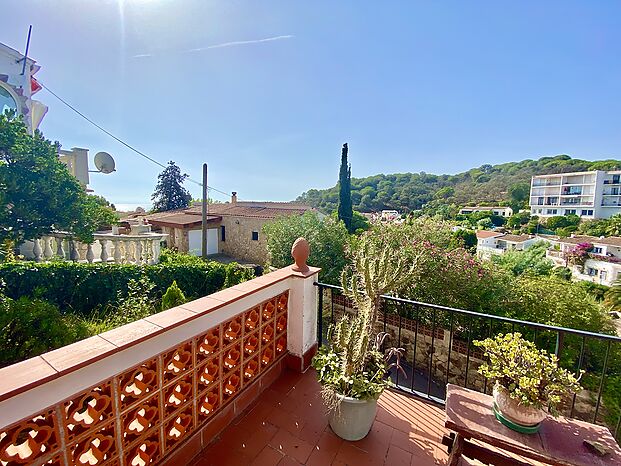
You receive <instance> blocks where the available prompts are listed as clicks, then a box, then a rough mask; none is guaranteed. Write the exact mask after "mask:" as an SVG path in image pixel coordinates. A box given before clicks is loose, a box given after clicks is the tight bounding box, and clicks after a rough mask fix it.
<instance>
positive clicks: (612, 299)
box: [604, 279, 621, 311]
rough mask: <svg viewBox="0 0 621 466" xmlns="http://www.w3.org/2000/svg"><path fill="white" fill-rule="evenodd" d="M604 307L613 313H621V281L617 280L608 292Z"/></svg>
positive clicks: (605, 296)
mask: <svg viewBox="0 0 621 466" xmlns="http://www.w3.org/2000/svg"><path fill="white" fill-rule="evenodd" d="M604 305H605V306H606V307H607V308H608V309H609V310H611V311H621V280H619V279H617V280H615V282H614V283H613V284H612V286H611V287H610V288H609V289H608V290H607V291H606V293H605V295H604Z"/></svg>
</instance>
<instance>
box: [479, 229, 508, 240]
mask: <svg viewBox="0 0 621 466" xmlns="http://www.w3.org/2000/svg"><path fill="white" fill-rule="evenodd" d="M502 235H503V233H499V232H497V231H489V230H477V239H485V238H494V237H496V236H502Z"/></svg>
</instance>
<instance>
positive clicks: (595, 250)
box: [593, 247, 602, 254]
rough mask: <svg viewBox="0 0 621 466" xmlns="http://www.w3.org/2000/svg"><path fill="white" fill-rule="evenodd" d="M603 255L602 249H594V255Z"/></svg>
mask: <svg viewBox="0 0 621 466" xmlns="http://www.w3.org/2000/svg"><path fill="white" fill-rule="evenodd" d="M601 253H602V248H597V247H595V248H593V254H601Z"/></svg>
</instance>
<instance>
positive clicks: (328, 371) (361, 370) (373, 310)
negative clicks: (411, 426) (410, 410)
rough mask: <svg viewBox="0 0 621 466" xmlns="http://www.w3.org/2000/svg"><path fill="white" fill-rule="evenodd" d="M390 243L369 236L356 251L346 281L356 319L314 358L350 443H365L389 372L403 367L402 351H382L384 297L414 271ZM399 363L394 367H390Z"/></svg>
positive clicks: (332, 331)
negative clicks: (378, 327) (378, 325)
mask: <svg viewBox="0 0 621 466" xmlns="http://www.w3.org/2000/svg"><path fill="white" fill-rule="evenodd" d="M407 264H408V261H407V260H406V259H405V258H404V257H400V256H399V254H398V252H395V251H394V250H392V248H391V247H390V245H389V244H388V242H387V241H385V240H383V239H378V238H373V237H371V236H370V235H368V234H367V235H364V236H363V237H361V238H360V240H359V242H358V244H357V246H356V247H355V248H354V251H353V252H352V266H351V267H350V268H349V269H347V270H346V271H344V273H343V275H342V277H341V282H342V284H343V289H344V293H345V295H346V296H347V297H348V298H349V299H350V300H351V302H352V304H353V308H354V311H355V312H354V313H353V315H347V314H346V315H345V316H343V317H342V318H341V319H340V320H339V321H338V322H337V323H336V324H335V325H332V326H330V328H329V330H328V342H327V344H326V345H324V346H322V347H321V348H320V349H319V351H318V353H317V355H316V356H315V357H314V359H313V363H312V364H313V367H314V368H315V369H316V370H317V377H318V379H319V383H320V384H321V386H322V396H323V399H324V402H325V404H326V407H327V408H328V411H329V415H330V421H329V422H330V426H331V427H332V430H333V431H334V432H335V433H336V434H337V435H338V436H339V437H341V438H343V439H345V440H360V439H361V438H363V437H365V436H366V435H367V434H368V433H369V431H370V429H371V426H372V425H373V421H374V419H375V415H376V412H377V399H378V398H379V396H380V395H381V394H382V392H383V391H384V389H385V388H386V387H387V386H388V385H389V383H390V381H389V379H388V377H387V375H388V370H389V369H390V367H392V366H396V367H397V369H398V370H403V369H402V368H401V367H400V366H399V359H400V357H401V354H402V352H403V349H402V348H391V349H390V350H388V351H387V352H386V354H384V353H383V352H382V351H381V347H382V345H383V342H384V340H385V339H386V337H387V334H386V333H384V332H377V331H376V330H375V328H376V325H375V324H376V321H377V315H378V312H379V309H380V306H381V295H383V294H386V293H389V292H392V291H394V290H397V289H398V288H399V287H400V286H401V285H402V284H403V283H405V282H406V281H407V280H408V279H409V278H410V277H411V275H412V271H413V267H412V266H409V267H408V265H407ZM391 360H394V362H392V364H389V362H390V361H391Z"/></svg>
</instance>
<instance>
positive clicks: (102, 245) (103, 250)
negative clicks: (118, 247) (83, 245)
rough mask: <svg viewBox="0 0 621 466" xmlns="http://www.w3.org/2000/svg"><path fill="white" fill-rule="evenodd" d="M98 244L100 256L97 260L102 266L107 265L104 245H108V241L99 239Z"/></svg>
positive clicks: (106, 253)
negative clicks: (99, 260)
mask: <svg viewBox="0 0 621 466" xmlns="http://www.w3.org/2000/svg"><path fill="white" fill-rule="evenodd" d="M99 244H100V245H101V254H100V255H99V258H100V259H101V262H102V263H103V264H107V263H108V251H107V250H106V245H107V244H108V240H105V239H100V240H99Z"/></svg>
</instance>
